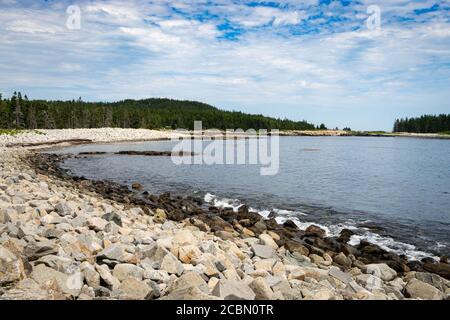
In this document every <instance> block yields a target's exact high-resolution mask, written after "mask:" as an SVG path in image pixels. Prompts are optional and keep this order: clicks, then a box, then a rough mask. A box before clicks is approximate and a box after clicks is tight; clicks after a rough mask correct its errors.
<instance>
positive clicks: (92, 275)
mask: <svg viewBox="0 0 450 320" xmlns="http://www.w3.org/2000/svg"><path fill="white" fill-rule="evenodd" d="M80 270H81V272H83V276H84V280H85V282H86V283H87V284H88V286H90V287H93V288H95V287H98V286H100V275H99V274H98V272H97V271H95V267H94V266H93V265H92V264H90V263H89V262H87V261H84V262H83V263H82V264H81V265H80Z"/></svg>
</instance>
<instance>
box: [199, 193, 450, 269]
mask: <svg viewBox="0 0 450 320" xmlns="http://www.w3.org/2000/svg"><path fill="white" fill-rule="evenodd" d="M204 200H205V201H206V202H207V203H210V204H212V205H213V206H215V207H217V208H232V209H233V210H234V211H235V212H237V211H238V209H239V207H241V206H242V205H243V203H241V202H240V201H239V200H238V199H228V198H218V197H217V196H216V195H214V194H211V193H207V194H206V195H205V196H204ZM249 209H250V211H254V212H258V213H259V214H260V215H261V216H262V217H263V218H268V216H269V214H270V213H271V212H272V211H273V212H275V213H276V214H277V215H276V217H275V220H276V221H277V222H278V223H279V224H283V223H284V222H286V221H287V220H292V221H293V222H294V223H295V224H296V225H297V227H298V228H299V229H300V230H306V229H307V228H308V227H309V226H310V225H316V226H318V227H320V228H322V229H323V230H325V232H326V236H328V237H337V236H339V234H340V233H341V231H342V230H343V229H350V230H355V231H356V230H360V231H363V232H364V233H362V234H355V235H352V236H351V238H350V241H349V242H348V243H349V244H350V245H353V246H356V245H358V244H359V243H360V242H361V240H366V241H369V242H370V243H373V244H376V245H378V246H380V247H381V248H382V249H384V250H386V251H390V252H394V253H396V254H399V255H400V254H403V255H405V256H406V257H408V259H410V260H421V259H422V258H425V257H432V258H433V259H435V260H438V261H439V258H438V257H436V256H434V255H432V254H430V253H427V252H424V251H421V250H418V249H417V248H416V246H414V245H412V244H408V243H404V242H400V241H396V240H394V239H393V238H391V237H386V236H381V235H379V234H376V233H373V232H371V231H369V229H367V228H358V227H357V222H355V221H353V220H347V221H345V222H344V223H337V224H333V225H323V224H320V223H317V222H310V221H308V222H306V221H301V220H299V218H298V217H299V216H307V214H306V213H303V212H300V211H291V210H284V209H273V210H257V209H254V208H249ZM364 222H372V221H371V220H365V221H364ZM441 245H442V244H441ZM444 246H445V245H444Z"/></svg>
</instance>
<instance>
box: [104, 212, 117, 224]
mask: <svg viewBox="0 0 450 320" xmlns="http://www.w3.org/2000/svg"><path fill="white" fill-rule="evenodd" d="M102 219H104V220H106V221H110V222H114V223H115V224H117V225H118V226H119V227H122V218H121V217H120V216H119V215H118V214H117V213H115V212H109V213H107V214H104V215H103V216H102Z"/></svg>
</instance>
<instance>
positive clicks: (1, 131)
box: [0, 129, 45, 136]
mask: <svg viewBox="0 0 450 320" xmlns="http://www.w3.org/2000/svg"><path fill="white" fill-rule="evenodd" d="M27 132H30V133H34V134H39V135H45V133H44V132H42V131H39V130H18V129H0V136H1V135H5V136H17V135H19V134H22V133H27Z"/></svg>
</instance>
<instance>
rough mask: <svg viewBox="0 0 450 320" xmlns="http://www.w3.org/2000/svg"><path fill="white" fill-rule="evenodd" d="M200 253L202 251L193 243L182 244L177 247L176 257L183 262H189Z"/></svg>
mask: <svg viewBox="0 0 450 320" xmlns="http://www.w3.org/2000/svg"><path fill="white" fill-rule="evenodd" d="M201 255H202V252H201V251H200V249H199V248H197V247H196V246H195V245H187V246H182V247H180V248H179V249H178V257H179V259H180V260H181V262H183V263H191V261H192V260H194V259H197V258H198V257H200V256H201Z"/></svg>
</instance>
